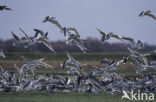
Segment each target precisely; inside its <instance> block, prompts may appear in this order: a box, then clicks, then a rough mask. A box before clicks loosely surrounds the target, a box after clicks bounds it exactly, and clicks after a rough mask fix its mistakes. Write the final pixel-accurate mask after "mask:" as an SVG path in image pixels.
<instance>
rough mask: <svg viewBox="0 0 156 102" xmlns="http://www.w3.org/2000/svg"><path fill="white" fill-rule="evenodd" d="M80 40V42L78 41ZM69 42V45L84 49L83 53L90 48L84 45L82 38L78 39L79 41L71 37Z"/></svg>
mask: <svg viewBox="0 0 156 102" xmlns="http://www.w3.org/2000/svg"><path fill="white" fill-rule="evenodd" d="M78 41H79V42H78ZM67 44H69V45H74V46H76V47H78V48H80V50H81V51H83V53H86V51H87V50H88V49H87V48H86V47H85V46H84V42H83V41H82V40H80V39H78V40H77V41H76V40H75V39H70V40H68V42H67Z"/></svg>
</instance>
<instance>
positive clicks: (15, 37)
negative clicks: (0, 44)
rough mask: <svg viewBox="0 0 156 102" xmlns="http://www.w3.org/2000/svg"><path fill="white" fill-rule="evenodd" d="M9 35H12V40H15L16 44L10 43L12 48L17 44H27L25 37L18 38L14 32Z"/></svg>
mask: <svg viewBox="0 0 156 102" xmlns="http://www.w3.org/2000/svg"><path fill="white" fill-rule="evenodd" d="M10 33H11V34H12V36H13V37H14V39H15V40H16V42H13V43H12V45H13V46H17V45H19V44H25V43H26V42H27V41H26V38H25V37H23V38H19V37H18V36H17V35H16V34H15V33H14V32H12V31H10Z"/></svg>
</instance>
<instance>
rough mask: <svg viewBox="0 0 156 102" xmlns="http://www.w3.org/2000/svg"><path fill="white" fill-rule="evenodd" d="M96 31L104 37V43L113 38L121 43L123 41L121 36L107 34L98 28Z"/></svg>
mask: <svg viewBox="0 0 156 102" xmlns="http://www.w3.org/2000/svg"><path fill="white" fill-rule="evenodd" d="M96 30H97V31H98V32H99V33H100V34H101V35H102V37H101V42H104V41H106V40H109V39H110V38H111V37H113V38H115V39H118V40H120V41H123V40H122V39H121V38H120V36H118V35H116V34H114V33H112V32H110V33H105V32H103V31H101V30H100V29H98V28H96Z"/></svg>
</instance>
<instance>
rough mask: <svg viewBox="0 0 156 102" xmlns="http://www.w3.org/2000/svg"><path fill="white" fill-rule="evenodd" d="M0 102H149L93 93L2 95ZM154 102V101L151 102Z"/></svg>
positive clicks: (35, 92)
mask: <svg viewBox="0 0 156 102" xmlns="http://www.w3.org/2000/svg"><path fill="white" fill-rule="evenodd" d="M0 102H149V101H129V100H127V99H124V100H121V95H111V94H106V93H105V94H92V93H48V92H38V91H34V92H25V93H12V92H10V93H0ZM150 102H154V101H150Z"/></svg>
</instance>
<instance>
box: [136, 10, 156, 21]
mask: <svg viewBox="0 0 156 102" xmlns="http://www.w3.org/2000/svg"><path fill="white" fill-rule="evenodd" d="M151 12H152V11H151V10H147V11H142V12H141V13H140V14H139V16H140V17H143V16H149V17H151V18H152V19H154V20H156V16H155V15H153V14H152V13H151Z"/></svg>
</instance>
